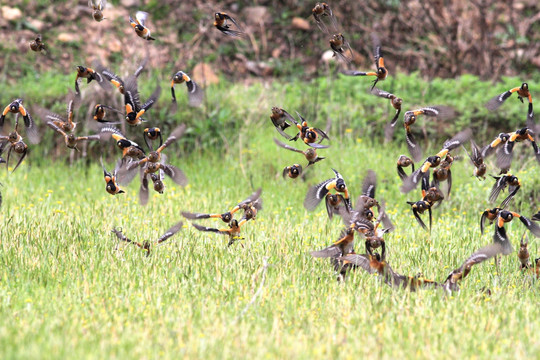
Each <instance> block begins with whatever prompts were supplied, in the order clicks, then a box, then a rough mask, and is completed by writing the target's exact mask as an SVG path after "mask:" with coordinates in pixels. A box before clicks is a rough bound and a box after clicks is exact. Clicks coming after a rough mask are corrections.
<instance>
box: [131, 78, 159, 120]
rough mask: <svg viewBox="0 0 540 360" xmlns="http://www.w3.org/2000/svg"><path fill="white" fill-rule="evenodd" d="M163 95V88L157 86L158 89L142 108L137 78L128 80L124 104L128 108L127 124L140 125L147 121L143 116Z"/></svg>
mask: <svg viewBox="0 0 540 360" xmlns="http://www.w3.org/2000/svg"><path fill="white" fill-rule="evenodd" d="M160 94H161V86H159V84H158V85H157V87H156V89H155V90H154V92H153V93H152V95H150V97H149V98H148V100H146V102H145V103H144V104H143V105H142V106H141V103H140V100H139V89H138V85H137V77H136V76H130V77H128V78H127V80H126V83H125V86H124V103H125V106H126V122H127V123H128V124H129V125H131V126H136V125H139V124H140V123H141V122H143V121H145V120H144V119H143V118H142V116H143V115H144V114H145V113H146V112H147V111H148V110H150V108H151V107H152V106H153V105H154V104H155V103H156V102H157V100H158V98H159V95H160Z"/></svg>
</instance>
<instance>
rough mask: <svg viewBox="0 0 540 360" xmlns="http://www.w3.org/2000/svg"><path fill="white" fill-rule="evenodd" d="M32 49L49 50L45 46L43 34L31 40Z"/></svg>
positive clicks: (37, 50)
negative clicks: (42, 38)
mask: <svg viewBox="0 0 540 360" xmlns="http://www.w3.org/2000/svg"><path fill="white" fill-rule="evenodd" d="M30 49H31V50H32V51H35V52H42V51H45V52H47V48H46V47H45V44H44V43H43V42H42V40H41V35H40V34H38V35H37V37H36V38H35V39H34V40H32V41H30Z"/></svg>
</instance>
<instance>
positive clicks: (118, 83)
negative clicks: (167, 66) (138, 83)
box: [95, 57, 148, 95]
mask: <svg viewBox="0 0 540 360" xmlns="http://www.w3.org/2000/svg"><path fill="white" fill-rule="evenodd" d="M147 63H148V57H145V58H144V59H143V60H142V61H141V63H140V64H139V66H138V67H137V69H136V70H135V72H134V73H133V76H134V77H136V78H138V77H139V75H141V73H142V72H143V70H144V69H145V67H146V64H147ZM95 68H96V71H97V72H98V73H100V74H101V75H103V77H104V78H105V79H107V81H109V82H110V83H111V84H112V85H113V86H114V87H116V88H117V89H118V92H120V94H122V95H124V88H125V83H124V80H123V79H122V78H121V77H120V76H118V75H116V74H115V73H114V72H112V71H111V70H109V69H108V68H106V67H105V66H103V64H101V63H100V62H99V61H96V63H95Z"/></svg>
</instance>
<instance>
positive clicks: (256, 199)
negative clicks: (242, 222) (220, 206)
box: [182, 188, 262, 224]
mask: <svg viewBox="0 0 540 360" xmlns="http://www.w3.org/2000/svg"><path fill="white" fill-rule="evenodd" d="M261 193H262V189H261V188H259V189H257V190H256V191H255V192H253V193H252V194H251V195H249V196H248V197H247V198H245V199H244V200H242V201H240V202H239V203H238V204H236V205H235V206H234V207H233V208H232V209H230V210H228V211H226V212H224V213H221V214H204V213H191V212H187V211H182V216H183V217H185V218H186V219H189V220H200V219H210V218H215V219H221V220H222V221H223V222H224V223H227V224H228V223H230V222H231V220H232V219H233V215H234V214H235V213H236V212H237V211H238V210H240V209H244V211H245V209H249V208H251V207H253V206H255V207H258V209H257V210H260V208H261V206H262V201H261Z"/></svg>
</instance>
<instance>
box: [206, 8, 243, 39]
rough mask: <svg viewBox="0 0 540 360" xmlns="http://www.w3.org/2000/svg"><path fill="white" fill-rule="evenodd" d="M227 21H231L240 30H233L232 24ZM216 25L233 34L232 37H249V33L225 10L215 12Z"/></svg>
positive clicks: (220, 29)
mask: <svg viewBox="0 0 540 360" xmlns="http://www.w3.org/2000/svg"><path fill="white" fill-rule="evenodd" d="M227 21H230V22H232V23H233V24H234V26H236V28H237V29H238V30H232V29H231V26H230V25H229V24H227ZM214 27H215V28H216V29H218V30H219V31H221V32H222V33H223V34H225V35H228V36H231V37H240V38H244V37H247V34H246V33H245V32H244V31H242V29H241V28H240V26H238V24H237V23H236V21H235V20H234V19H233V18H232V17H231V16H229V15H228V14H226V13H224V12H216V13H214Z"/></svg>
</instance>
